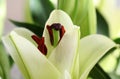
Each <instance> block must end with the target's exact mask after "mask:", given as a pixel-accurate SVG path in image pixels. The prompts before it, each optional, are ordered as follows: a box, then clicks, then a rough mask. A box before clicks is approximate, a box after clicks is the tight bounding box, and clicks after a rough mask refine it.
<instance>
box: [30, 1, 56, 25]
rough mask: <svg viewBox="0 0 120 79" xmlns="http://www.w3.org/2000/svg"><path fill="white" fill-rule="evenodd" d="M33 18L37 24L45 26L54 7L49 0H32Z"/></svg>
mask: <svg viewBox="0 0 120 79" xmlns="http://www.w3.org/2000/svg"><path fill="white" fill-rule="evenodd" d="M30 8H31V13H32V18H33V20H34V22H35V23H36V24H37V25H41V27H44V26H45V22H46V20H47V19H48V17H49V14H50V12H51V11H52V10H53V9H54V7H53V5H52V3H51V2H50V1H49V0H30Z"/></svg>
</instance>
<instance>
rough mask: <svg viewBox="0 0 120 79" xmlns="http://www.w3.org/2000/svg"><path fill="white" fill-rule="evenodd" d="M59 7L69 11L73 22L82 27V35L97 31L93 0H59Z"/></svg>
mask: <svg viewBox="0 0 120 79" xmlns="http://www.w3.org/2000/svg"><path fill="white" fill-rule="evenodd" d="M58 8H59V9H61V10H63V11H65V12H67V13H68V14H69V15H70V17H71V18H72V21H73V23H74V24H75V25H78V26H80V27H81V37H84V36H86V35H89V34H93V33H96V13H95V6H94V4H93V0H59V6H58Z"/></svg>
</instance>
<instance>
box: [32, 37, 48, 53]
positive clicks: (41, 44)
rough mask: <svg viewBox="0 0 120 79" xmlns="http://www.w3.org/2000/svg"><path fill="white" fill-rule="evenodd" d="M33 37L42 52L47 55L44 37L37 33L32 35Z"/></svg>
mask: <svg viewBox="0 0 120 79" xmlns="http://www.w3.org/2000/svg"><path fill="white" fill-rule="evenodd" d="M31 37H32V39H33V40H34V41H35V42H36V43H37V44H38V49H39V50H40V51H41V53H42V54H44V55H47V47H46V45H45V44H44V37H42V38H39V37H38V36H36V35H32V36H31Z"/></svg>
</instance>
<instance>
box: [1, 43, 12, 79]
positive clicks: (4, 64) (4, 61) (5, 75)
mask: <svg viewBox="0 0 120 79" xmlns="http://www.w3.org/2000/svg"><path fill="white" fill-rule="evenodd" d="M1 73H2V79H10V67H9V60H8V55H7V53H6V51H5V49H4V47H3V45H2V43H1V42H0V76H1Z"/></svg>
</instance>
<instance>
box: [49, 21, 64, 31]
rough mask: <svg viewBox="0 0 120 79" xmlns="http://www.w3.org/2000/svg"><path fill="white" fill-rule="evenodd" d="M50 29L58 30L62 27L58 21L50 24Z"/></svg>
mask: <svg viewBox="0 0 120 79" xmlns="http://www.w3.org/2000/svg"><path fill="white" fill-rule="evenodd" d="M50 27H51V28H52V29H55V30H57V31H59V30H60V29H61V28H62V25H61V24H60V23H54V24H52V25H51V26H50Z"/></svg>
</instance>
